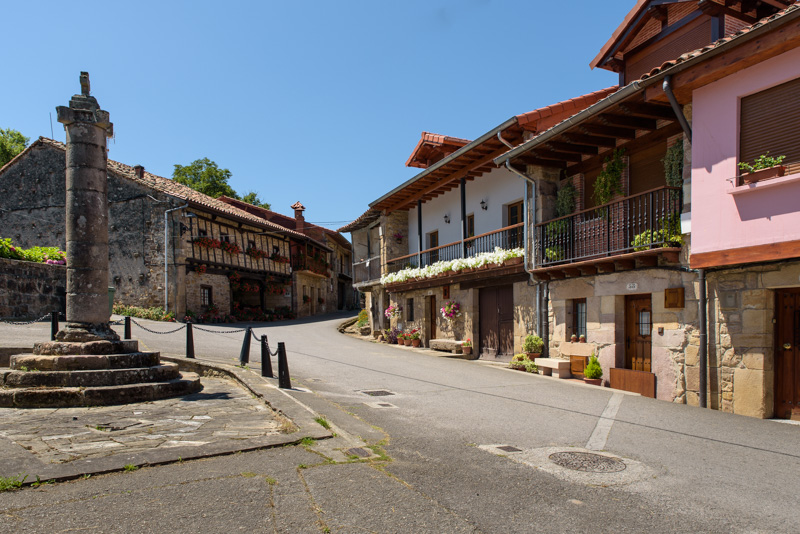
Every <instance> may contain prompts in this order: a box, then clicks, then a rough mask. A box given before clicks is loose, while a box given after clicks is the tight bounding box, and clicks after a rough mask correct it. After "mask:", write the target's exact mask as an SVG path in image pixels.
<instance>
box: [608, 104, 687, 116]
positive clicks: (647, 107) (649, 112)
mask: <svg viewBox="0 0 800 534" xmlns="http://www.w3.org/2000/svg"><path fill="white" fill-rule="evenodd" d="M619 107H620V109H622V110H623V111H625V113H627V114H628V115H636V116H639V117H647V118H650V119H665V120H675V112H674V111H672V108H671V107H670V106H663V105H660V104H647V103H644V102H626V103H625V104H621V105H620V106H619Z"/></svg>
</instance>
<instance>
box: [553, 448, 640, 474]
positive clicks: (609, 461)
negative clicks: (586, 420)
mask: <svg viewBox="0 0 800 534" xmlns="http://www.w3.org/2000/svg"><path fill="white" fill-rule="evenodd" d="M548 458H549V459H550V461H551V462H553V463H554V464H556V465H560V466H561V467H566V468H567V469H573V470H575V471H585V472H587V473H617V472H619V471H624V470H625V462H623V461H622V460H620V459H618V458H609V457H608V456H603V455H601V454H592V453H590V452H554V453H553V454H551V455H550V456H548Z"/></svg>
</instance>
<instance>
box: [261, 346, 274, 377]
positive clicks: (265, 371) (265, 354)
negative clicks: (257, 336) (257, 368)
mask: <svg viewBox="0 0 800 534" xmlns="http://www.w3.org/2000/svg"><path fill="white" fill-rule="evenodd" d="M261 376H266V377H269V378H274V375H273V374H272V360H270V357H269V345H267V336H261Z"/></svg>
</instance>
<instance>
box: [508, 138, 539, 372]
mask: <svg viewBox="0 0 800 534" xmlns="http://www.w3.org/2000/svg"><path fill="white" fill-rule="evenodd" d="M497 139H498V140H499V141H500V142H501V143H503V144H504V145H506V146H507V147H508V148H514V147H513V146H512V145H511V144H510V143H508V142H507V141H506V140H505V139H503V136H502V134H501V132H497ZM505 167H506V169H508V170H509V171H511V172H512V173H514V174H516V175H517V176H519V177H520V178H522V180H523V181H524V183H525V195H524V196H523V201H524V204H523V212H524V213H525V216H526V217H527V216H528V214H529V213H531V212H532V213H533V220H535V218H536V182H535V181H534V180H533V179H532V178H531V177H530V176H528V175H527V174H525V173H524V172H522V171H519V170H517V169H515V168H514V167H513V166H512V165H511V160H510V159H507V160H506V161H505ZM531 222H532V221H531V220H530V218H529V219H528V220H526V221H525V225H524V226H523V234H522V236H523V237H522V238H523V241H524V246H523V250H524V253H523V261H522V264H523V266H524V267H525V272H526V273H528V276H529V277H530V280H531V281H534V277H533V272H532V271H531V269H530V268H529V264H528V260H531V264H532V263H533V260H532V257H531V247H530V243H529V241H530V240H529V235H530V232H529V230H528V228H529V227H530V224H531ZM540 286H541V283H540V282H536V327H537V330H538V331H539V332H540V333H541V337H542V340H543V341H544V354H543V356H545V357H548V354H549V352H550V349H549V344H550V340H549V339H548V338H549V336H548V331H549V330H550V327H549V325H547V324H546V322H547V320H546V310H547V307H546V306H543V305H542V300H541V298H542V291H541V287H540ZM545 294H546V293H545ZM545 302H546V301H545Z"/></svg>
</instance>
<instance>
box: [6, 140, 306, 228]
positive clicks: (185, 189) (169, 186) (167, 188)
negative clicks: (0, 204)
mask: <svg viewBox="0 0 800 534" xmlns="http://www.w3.org/2000/svg"><path fill="white" fill-rule="evenodd" d="M34 146H49V147H52V148H56V149H58V150H63V151H65V152H66V148H67V147H66V145H64V143H61V142H59V141H55V140H53V139H48V138H47V137H40V138H39V139H38V140H37V141H35V142H33V143H32V144H31V146H30V147H28V149H26V152H27V150H29V149H32V148H33V147H34ZM21 155H22V154H20V156H21ZM15 159H16V158H15ZM9 164H11V162H9ZM108 172H110V173H113V174H115V175H116V176H119V177H121V178H125V179H128V180H131V181H133V182H136V183H138V184H140V185H143V186H145V187H149V188H151V189H154V190H156V191H159V192H161V193H165V194H167V195H170V196H173V197H176V198H179V199H181V200H183V201H186V202H188V203H189V204H190V205H192V206H193V207H196V208H198V209H203V208H205V209H208V210H210V211H214V212H216V213H219V214H221V215H223V216H225V217H231V218H233V219H236V220H238V221H242V222H245V223H247V224H251V225H253V226H257V227H260V228H264V229H265V230H271V231H275V232H279V233H282V234H286V235H289V236H293V237H303V234H300V233H299V232H296V231H295V230H293V229H290V228H287V227H285V226H281V225H278V224H275V223H273V222H271V221H267V220H264V219H262V218H260V217H257V216H255V215H252V214H250V213H248V212H246V211H244V210H241V209H239V208H237V207H234V206H231V205H229V204H226V203H225V202H222V201H221V200H219V199H216V198H212V197H210V196H208V195H204V194H203V193H200V192H199V191H195V190H194V189H192V188H191V187H189V186H186V185H183V184H179V183H178V182H175V181H174V180H171V179H169V178H164V177H162V176H158V175H155V174H152V173H149V172H147V171H142V174H141V176H139V175H138V174H137V173H136V171H135V170H134V168H133V167H131V166H130V165H125V164H124V163H120V162H118V161H114V160H111V159H110V160H108Z"/></svg>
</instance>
